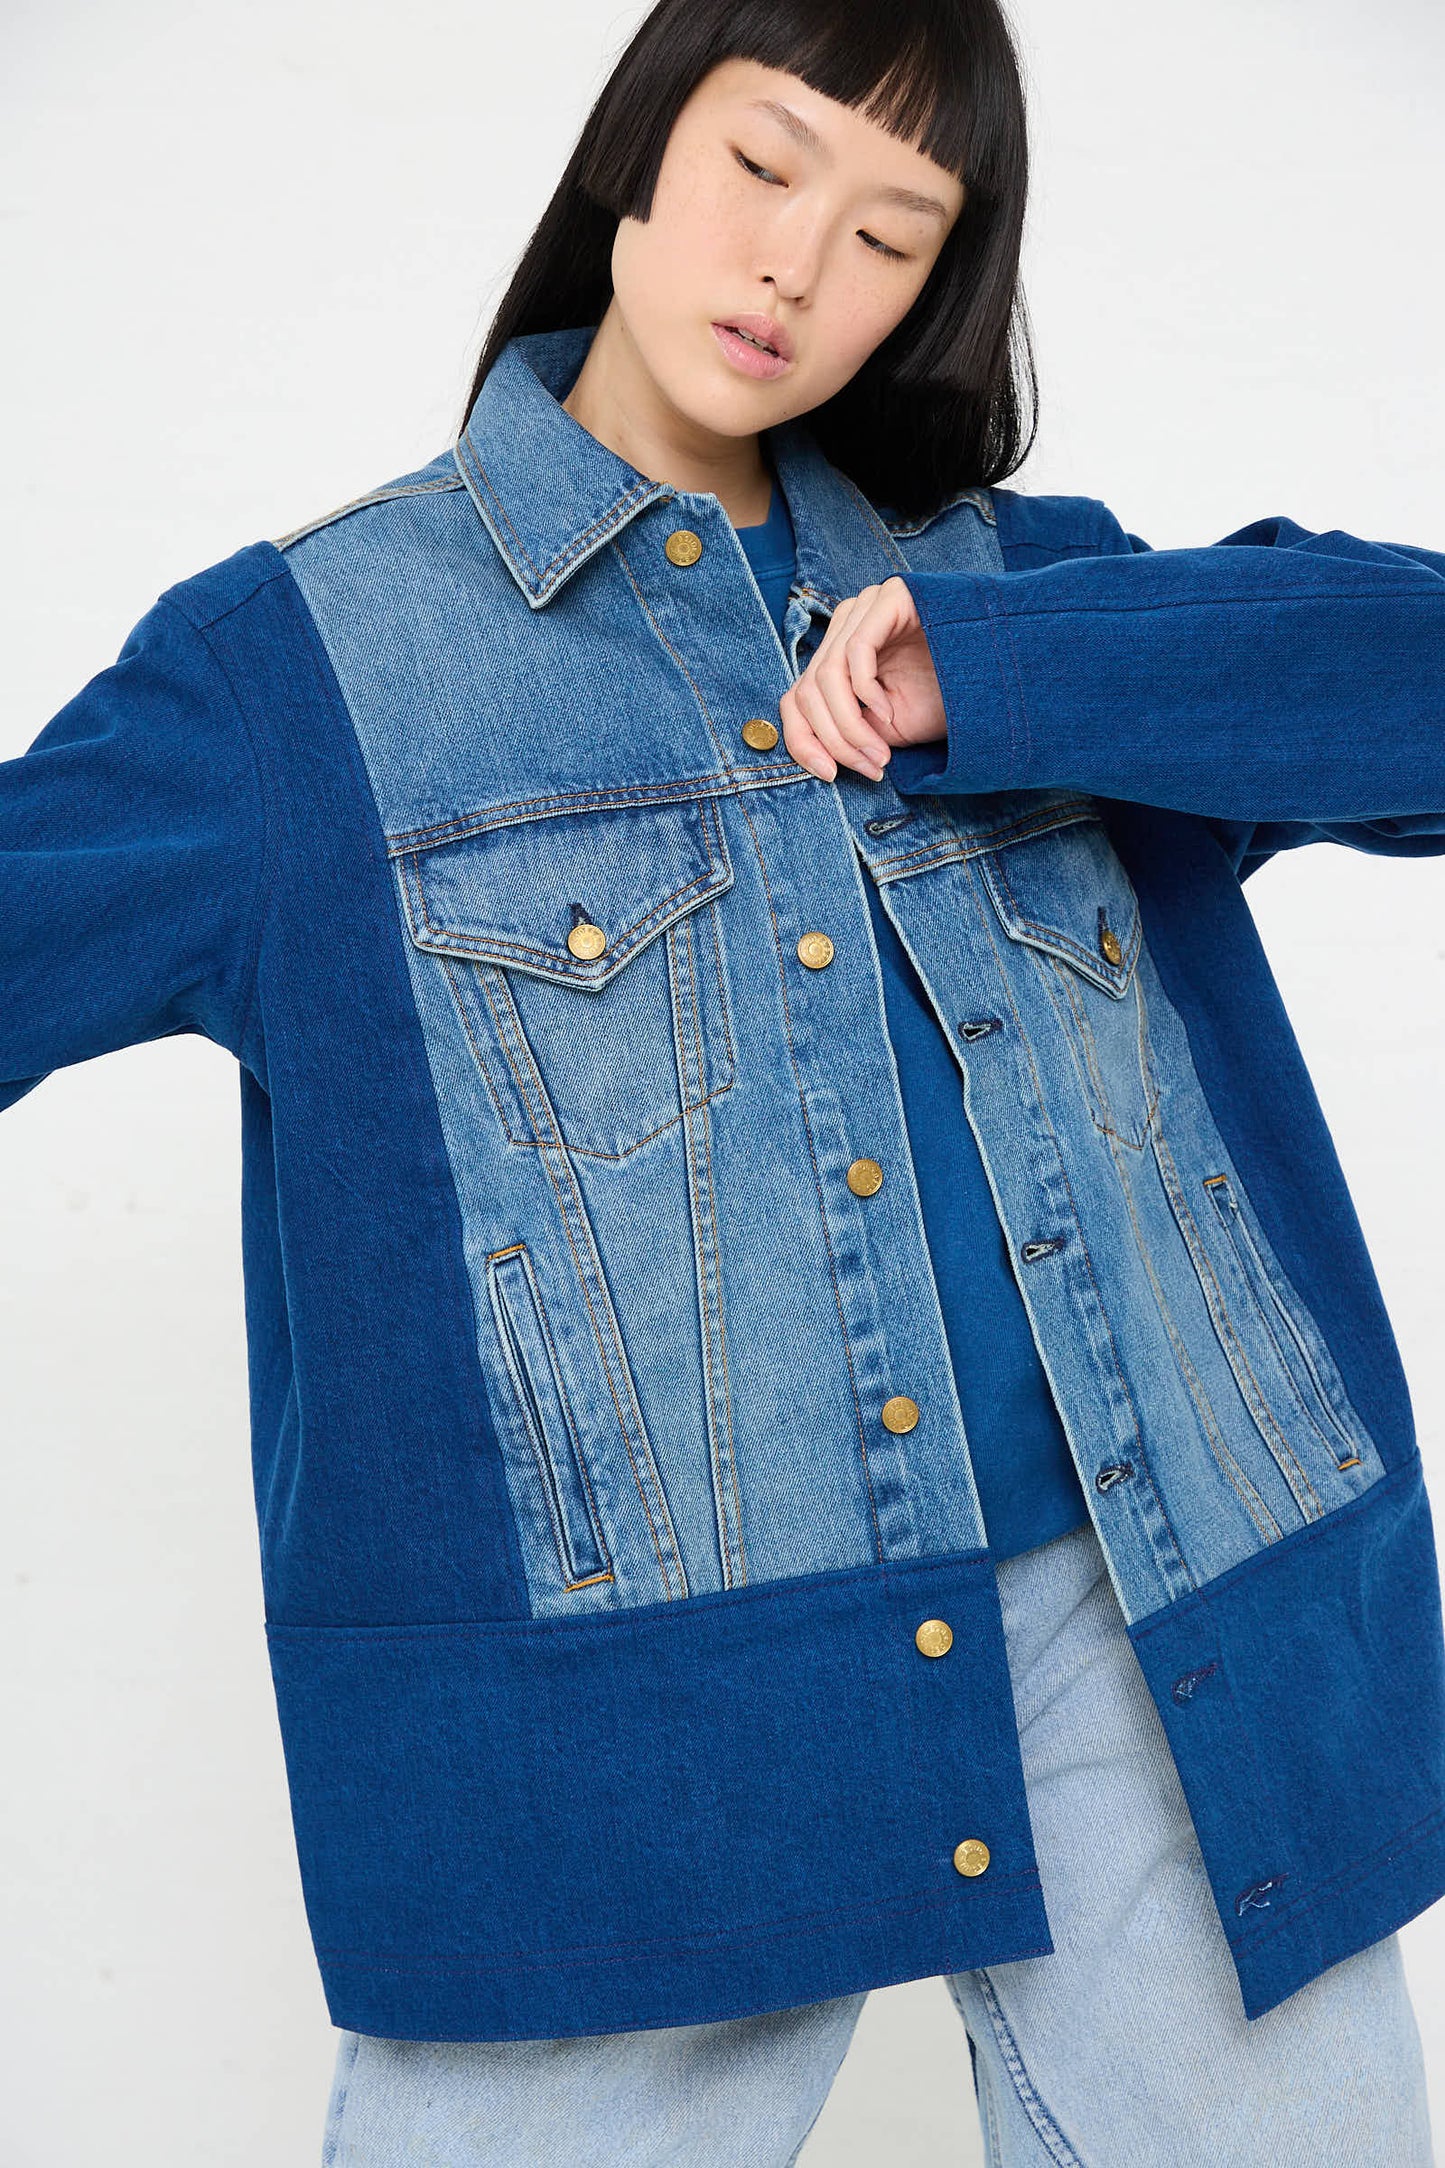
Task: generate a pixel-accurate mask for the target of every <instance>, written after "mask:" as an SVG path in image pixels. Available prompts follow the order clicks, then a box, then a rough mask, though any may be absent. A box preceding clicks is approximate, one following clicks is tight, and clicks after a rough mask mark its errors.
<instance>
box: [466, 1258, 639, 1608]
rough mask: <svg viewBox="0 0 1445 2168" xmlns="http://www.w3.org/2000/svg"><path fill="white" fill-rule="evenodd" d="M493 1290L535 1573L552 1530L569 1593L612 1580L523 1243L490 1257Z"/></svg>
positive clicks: (521, 1519) (523, 1520)
mask: <svg viewBox="0 0 1445 2168" xmlns="http://www.w3.org/2000/svg"><path fill="white" fill-rule="evenodd" d="M487 1285H488V1292H489V1294H490V1296H491V1304H492V1314H493V1318H494V1320H495V1323H496V1327H497V1333H498V1337H499V1340H500V1342H501V1347H502V1355H503V1359H504V1362H505V1365H506V1369H507V1373H508V1376H509V1379H510V1382H511V1385H512V1390H513V1394H514V1410H513V1412H514V1414H515V1416H516V1421H517V1426H518V1430H519V1432H520V1434H521V1436H522V1437H523V1438H524V1439H525V1441H526V1444H525V1451H524V1452H523V1453H522V1455H521V1456H520V1461H519V1459H518V1456H517V1455H515V1454H513V1455H512V1456H511V1458H512V1464H513V1466H514V1467H515V1468H516V1470H517V1475H518V1478H519V1481H520V1483H521V1485H522V1487H523V1495H522V1498H521V1499H520V1500H519V1501H517V1503H518V1506H519V1511H518V1524H519V1526H520V1527H521V1529H522V1531H523V1538H524V1543H526V1544H527V1547H528V1549H529V1552H530V1553H531V1555H529V1558H528V1566H529V1570H535V1569H536V1568H537V1567H538V1566H540V1565H542V1564H543V1562H544V1561H543V1559H542V1558H539V1557H538V1556H537V1555H536V1553H537V1550H538V1548H539V1546H540V1543H541V1536H542V1531H543V1529H544V1527H546V1528H550V1532H551V1542H552V1546H553V1547H554V1548H555V1556H556V1562H557V1565H558V1566H559V1567H560V1570H561V1574H562V1581H563V1586H564V1587H568V1588H575V1587H577V1586H579V1585H580V1584H581V1583H583V1582H587V1581H595V1580H604V1579H608V1578H610V1576H611V1571H612V1566H611V1560H610V1559H609V1557H608V1554H607V1544H606V1541H605V1539H604V1537H603V1534H602V1529H601V1526H600V1523H599V1520H598V1515H597V1508H596V1502H595V1499H594V1495H593V1489H592V1483H591V1480H590V1478H589V1475H588V1471H587V1466H586V1462H585V1459H584V1456H583V1452H582V1444H581V1440H580V1438H579V1436H578V1432H577V1426H576V1423H575V1421H574V1419H573V1415H572V1411H571V1409H570V1407H569V1406H568V1402H567V1394H566V1388H565V1386H564V1385H563V1382H562V1377H561V1374H560V1371H559V1369H558V1365H557V1359H556V1354H555V1350H554V1346H553V1341H552V1333H551V1329H550V1327H549V1324H548V1321H547V1314H546V1311H545V1309H544V1307H543V1303H542V1295H541V1290H540V1289H539V1287H538V1285H537V1280H536V1274H535V1272H534V1270H533V1267H532V1261H531V1258H530V1257H529V1256H528V1254H527V1249H526V1245H525V1244H524V1243H520V1242H519V1243H516V1244H514V1245H513V1247H512V1248H510V1249H505V1250H498V1251H497V1252H495V1253H494V1255H492V1256H491V1257H489V1258H488V1260H487ZM529 1485H531V1486H535V1488H529V1487H528V1486H529ZM538 1506H540V1508H541V1511H540V1512H539V1511H538V1510H537V1508H538ZM529 1538H530V1540H529ZM544 1556H545V1552H544Z"/></svg>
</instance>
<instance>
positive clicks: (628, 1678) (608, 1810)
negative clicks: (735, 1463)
mask: <svg viewBox="0 0 1445 2168" xmlns="http://www.w3.org/2000/svg"><path fill="white" fill-rule="evenodd" d="M931 1617H942V1618H946V1619H947V1620H948V1621H949V1622H950V1623H951V1625H952V1627H953V1630H954V1643H953V1647H952V1649H951V1650H950V1652H949V1653H948V1654H947V1655H946V1656H943V1657H940V1658H929V1657H925V1656H923V1655H921V1654H920V1652H919V1650H918V1648H917V1647H916V1645H915V1642H914V1632H915V1630H916V1628H917V1627H918V1626H919V1625H920V1624H921V1623H922V1621H923V1620H924V1619H927V1618H931ZM268 1634H269V1641H270V1651H271V1662H272V1668H273V1674H274V1678H275V1682H276V1691H277V1696H278V1705H279V1708H280V1712H281V1719H282V1729H283V1736H284V1738H285V1741H286V1754H287V1765H288V1772H289V1776H290V1782H291V1787H292V1794H293V1799H294V1803H295V1809H296V1815H297V1824H298V1829H299V1833H300V1861H301V1871H302V1881H303V1887H304V1890H305V1895H306V1903H307V1910H308V1916H309V1919H310V1924H311V1930H312V1934H313V1937H314V1940H315V1944H316V1948H317V1955H318V1961H319V1963H320V1966H321V1970H322V1976H323V1980H324V1983H325V1989H326V1997H327V2004H328V2008H329V2010H330V2012H331V2017H332V2021H333V2023H335V2024H337V2025H341V2026H346V2027H349V2028H350V2029H352V2030H354V2031H357V2032H369V2033H378V2034H382V2035H388V2036H391V2037H394V2038H402V2039H479V2040H485V2039H494V2040H502V2039H531V2038H551V2037H555V2036H562V2035H568V2034H574V2033H587V2032H597V2031H627V2030H632V2029H634V2028H638V2027H643V2026H653V2025H680V2024H692V2023H704V2022H709V2021H713V2020H716V2019H721V2018H725V2017H729V2016H736V2015H744V2014H750V2013H753V2012H757V2011H761V2010H768V2009H780V2008H785V2007H790V2006H793V2005H796V2004H798V2003H805V2002H813V2001H820V2000H823V1999H824V1998H826V1997H829V1996H833V1995H840V1994H844V1993H848V1992H852V1991H854V1990H857V1989H860V1988H866V1987H872V1986H881V1985H884V1984H886V1983H888V1982H891V1981H896V1980H907V1979H918V1978H926V1977H931V1976H933V1975H934V1974H937V1973H943V1972H951V1971H958V1970H962V1969H965V1968H967V1967H970V1966H972V1965H975V1964H980V1963H983V1962H985V1961H988V1962H998V1961H1000V1960H1002V1959H1005V1958H1012V1957H1022V1956H1026V1955H1030V1954H1036V1953H1041V1952H1045V1951H1047V1950H1048V1949H1049V1948H1051V1946H1052V1945H1051V1943H1050V1941H1049V1934H1048V1923H1047V1918H1046V1915H1045V1912H1044V1907H1043V1900H1042V1897H1041V1894H1040V1889H1039V1878H1038V1869H1037V1863H1036V1861H1035V1858H1034V1853H1033V1844H1032V1837H1031V1833H1030V1827H1029V1819H1028V1810H1027V1804H1026V1800H1025V1795H1024V1789H1023V1774H1022V1768H1021V1765H1020V1762H1019V1757H1018V1742H1017V1735H1016V1733H1015V1730H1014V1726H1013V1717H1012V1709H1013V1703H1012V1696H1011V1690H1010V1685H1009V1676H1008V1668H1007V1660H1006V1656H1005V1651H1004V1643H1003V1629H1002V1620H1001V1617H1000V1613H999V1606H998V1593H997V1584H996V1581H995V1577H994V1573H993V1567H992V1564H991V1561H990V1560H989V1558H988V1556H987V1554H985V1553H979V1552H974V1553H967V1554H961V1555H956V1556H953V1557H948V1558H942V1559H933V1560H924V1561H920V1562H918V1563H917V1564H909V1565H906V1566H902V1567H899V1566H889V1567H886V1568H884V1567H868V1568H864V1569H860V1570H851V1571H847V1572H837V1573H826V1574H807V1575H799V1576H797V1577H796V1578H794V1579H789V1580H784V1581H773V1582H767V1583H760V1584H757V1585H755V1586H752V1587H747V1588H742V1589H735V1590H732V1591H729V1592H727V1593H717V1594H712V1595H701V1596H698V1597H694V1598H692V1599H690V1600H688V1601H687V1602H677V1603H671V1604H667V1603H662V1604H652V1605H648V1606H645V1607H642V1608H640V1609H636V1610H631V1611H627V1612H618V1613H614V1614H612V1615H611V1616H609V1617H606V1618H600V1619H599V1618H593V1619H589V1620H582V1619H578V1620H575V1621H574V1620H555V1619H554V1620H550V1621H545V1620H544V1621H538V1622H536V1623H527V1622H520V1621H510V1620H504V1621H500V1622H497V1623H496V1624H486V1623H479V1624H474V1625H433V1626H421V1627H416V1628H412V1629H405V1628H397V1627H376V1628H374V1629H367V1628H355V1627H353V1628H346V1629H341V1630H336V1631H333V1630H330V1629H327V1628H319V1629H317V1628H292V1627H282V1626H275V1625H273V1626H271V1627H270V1628H269V1629H268ZM523 1739H524V1740H525V1741H526V1751H525V1752H524V1753H519V1752H517V1751H516V1742H518V1741H519V1740H523ZM684 1831H685V1832H686V1833H687V1839H688V1841H687V1843H686V1844H685V1845H680V1844H679V1836H680V1834H681V1833H682V1832H684ZM965 1837H982V1838H983V1839H984V1841H985V1842H986V1843H987V1844H988V1845H989V1848H990V1851H991V1854H992V1857H991V1860H990V1863H989V1865H988V1868H987V1869H986V1871H985V1872H984V1873H983V1874H982V1875H977V1876H971V1877H970V1876H965V1875H962V1874H960V1873H959V1872H958V1870H957V1869H956V1868H955V1867H954V1865H953V1852H954V1848H955V1846H956V1845H957V1844H958V1843H959V1842H960V1841H961V1840H962V1839H963V1838H965Z"/></svg>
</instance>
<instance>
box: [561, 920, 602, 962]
mask: <svg viewBox="0 0 1445 2168" xmlns="http://www.w3.org/2000/svg"><path fill="white" fill-rule="evenodd" d="M567 946H568V948H569V949H571V951H572V954H573V955H574V956H581V957H583V958H584V959H585V958H587V957H591V956H600V955H601V954H602V951H603V950H604V949H605V948H606V946H607V936H606V934H605V933H604V932H603V931H602V928H601V927H600V926H589V925H587V924H586V922H585V921H584V922H583V924H582V925H580V926H574V927H573V928H572V931H571V932H570V933H569V934H568V936H567Z"/></svg>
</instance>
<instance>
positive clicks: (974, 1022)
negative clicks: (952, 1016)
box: [958, 1016, 1003, 1039]
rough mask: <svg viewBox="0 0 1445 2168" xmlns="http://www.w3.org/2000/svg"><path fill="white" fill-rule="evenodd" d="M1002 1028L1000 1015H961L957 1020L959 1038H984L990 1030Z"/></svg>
mask: <svg viewBox="0 0 1445 2168" xmlns="http://www.w3.org/2000/svg"><path fill="white" fill-rule="evenodd" d="M1002 1030H1003V1018H1002V1017H1001V1016H961V1017H960V1018H959V1020H958V1035H959V1037H960V1039H986V1038H987V1037H988V1035H989V1033H990V1032H991V1031H1002Z"/></svg>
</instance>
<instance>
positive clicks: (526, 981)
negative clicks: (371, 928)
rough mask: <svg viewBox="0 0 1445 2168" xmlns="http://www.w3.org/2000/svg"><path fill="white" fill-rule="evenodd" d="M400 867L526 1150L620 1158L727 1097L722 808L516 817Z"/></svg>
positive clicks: (500, 1103) (418, 921)
mask: <svg viewBox="0 0 1445 2168" xmlns="http://www.w3.org/2000/svg"><path fill="white" fill-rule="evenodd" d="M398 869H399V874H400V880H401V890H402V897H403V901H404V904H405V909H406V919H407V925H408V928H409V930H410V933H411V938H412V940H413V941H414V942H415V944H416V946H417V947H418V948H419V949H423V950H425V951H427V952H428V953H429V954H430V955H432V956H435V957H436V959H437V962H438V967H439V968H440V969H441V970H443V971H444V972H445V973H446V976H447V979H448V981H449V983H450V985H451V988H452V992H453V995H454V996H455V999H456V1005H457V1011H458V1014H459V1017H460V1019H461V1023H462V1027H463V1029H464V1031H465V1034H466V1038H467V1041H468V1044H469V1048H470V1052H471V1055H472V1056H473V1057H474V1058H475V1060H476V1062H477V1064H478V1066H479V1067H480V1069H481V1071H482V1074H483V1076H484V1078H485V1079H486V1083H487V1086H488V1089H489V1091H490V1094H491V1097H492V1100H493V1102H494V1103H495V1105H496V1109H497V1114H498V1117H499V1119H500V1121H501V1123H502V1126H503V1128H504V1129H505V1131H506V1134H507V1136H508V1137H509V1139H510V1140H511V1141H512V1142H513V1143H514V1144H519V1145H532V1146H536V1145H539V1144H556V1143H560V1144H563V1145H565V1146H567V1147H568V1149H569V1150H571V1151H574V1152H582V1153H589V1154H593V1155H595V1156H596V1157H598V1158H601V1159H621V1158H623V1157H624V1156H625V1155H627V1154H628V1153H630V1152H635V1151H638V1150H639V1149H641V1147H642V1146H644V1145H645V1144H647V1143H649V1142H650V1141H651V1140H652V1139H653V1138H655V1137H657V1136H659V1135H660V1134H661V1133H662V1132H664V1131H665V1130H667V1129H668V1128H669V1127H670V1126H671V1125H672V1124H674V1123H676V1122H678V1121H680V1120H681V1118H682V1115H683V1113H684V1112H685V1111H689V1110H691V1109H692V1108H694V1107H696V1106H698V1105H700V1104H701V1103H702V1102H703V1101H704V1100H706V1099H709V1098H712V1097H714V1096H715V1095H716V1094H718V1093H719V1092H723V1091H726V1090H728V1089H729V1088H730V1086H731V1084H732V1081H733V1068H734V1062H733V1042H732V1030H731V1023H730V1017H729V1002H728V997H727V989H726V972H725V967H724V962H723V946H722V928H721V922H720V917H719V913H718V907H717V899H718V897H719V896H721V895H722V894H723V893H724V892H725V891H726V890H727V889H728V888H730V887H731V885H732V880H733V869H732V862H731V860H730V858H729V856H728V848H727V839H726V835H725V833H724V829H723V822H722V816H721V813H720V811H719V809H718V806H717V804H716V802H715V801H714V800H712V799H707V798H699V799H688V800H684V801H681V802H678V803H676V804H670V805H656V804H649V805H641V806H639V805H625V806H612V807H606V808H600V809H597V810H589V811H585V812H570V811H569V812H565V813H556V814H551V815H548V816H545V817H543V818H539V819H531V820H525V821H513V822H508V823H506V824H505V825H499V826H494V827H487V828H482V829H480V830H479V831H478V832H476V833H474V834H470V835H464V836H461V837H459V838H456V839H455V840H452V841H449V842H440V843H436V844H432V845H430V846H429V847H428V848H426V849H418V850H412V851H407V852H404V853H403V854H402V855H401V856H400V858H399V860H398Z"/></svg>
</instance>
